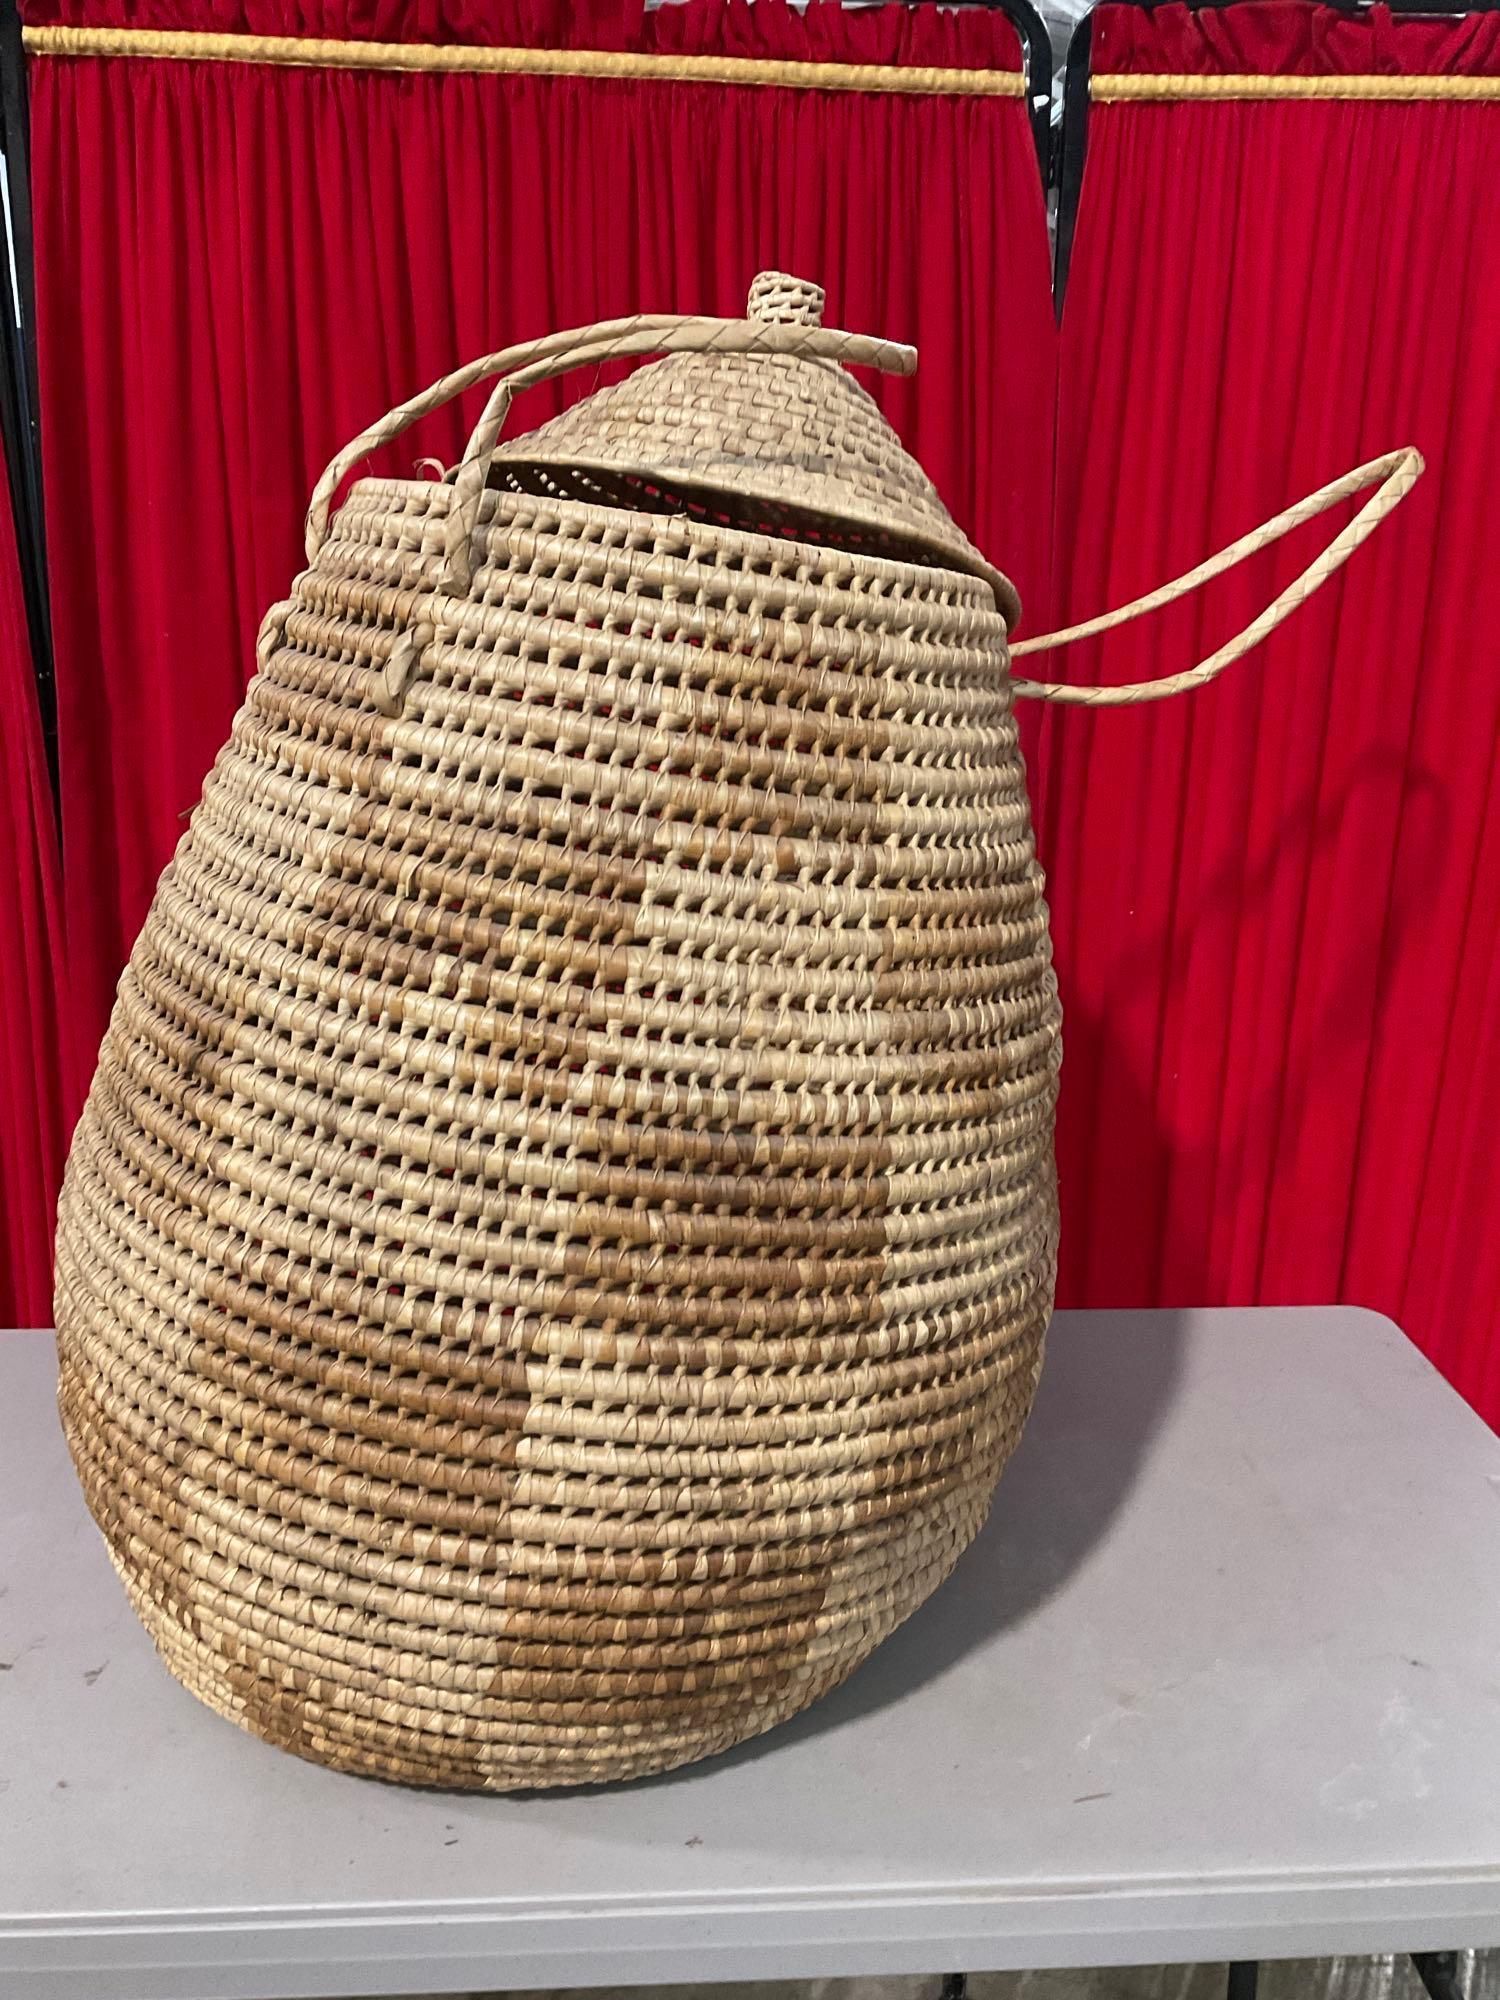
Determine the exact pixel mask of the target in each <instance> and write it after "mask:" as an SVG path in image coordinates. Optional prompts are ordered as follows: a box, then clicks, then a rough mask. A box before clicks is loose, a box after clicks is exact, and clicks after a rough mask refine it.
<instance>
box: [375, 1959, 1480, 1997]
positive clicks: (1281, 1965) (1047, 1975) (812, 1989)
mask: <svg viewBox="0 0 1500 2000" xmlns="http://www.w3.org/2000/svg"><path fill="white" fill-rule="evenodd" d="M1226 1970H1227V1968H1226V1967H1225V1966H1223V1965H1137V1966H1119V1967H1111V1968H1109V1969H1108V1970H1105V1971H1100V1972H985V1973H974V1974H971V1975H970V1978H969V2000H1224V1980H1225V1973H1226ZM1458 1973H1459V1979H1460V1982H1461V1984H1462V1986H1463V1989H1464V1992H1465V1994H1466V1996H1467V2000H1500V1950H1497V1951H1484V1952H1463V1953H1461V1954H1460V1955H1459V1961H1458ZM941 1984H942V1981H941V1978H940V1977H938V1976H936V1975H935V1976H934V1977H932V1978H931V1979H812V1980H800V1981H799V1980H783V1981H777V1982H774V1983H766V1984H739V1985H727V1986H715V1985H703V1986H660V1987H655V1988H649V1989H648V1988H643V1987H639V1986H635V1987H620V1988H608V1987H594V1988H591V1989H590V1991H589V2000H642V1995H643V1994H646V1993H648V1992H649V1993H650V1995H651V2000H937V1995H938V1989H939V1987H940V1986H941ZM402 2000H439V1996H437V1995H425V1994H420V1995H410V1996H402ZM444 2000H454V1996H451V1995H450V1996H444ZM457 2000H491V1996H489V1995H488V1994H470V1995H468V1996H464V1995H459V1996H457ZM508 2000H571V1996H570V1994H569V1992H568V1990H567V1989H564V1988H562V1987H549V1988H538V1989H533V1990H532V1991H530V1992H527V1993H522V1994H515V1995H511V1996H508ZM1259 2000H1425V1994H1424V1991H1423V1988H1422V1984H1421V1982H1420V1981H1419V1980H1418V1978H1417V1977H1416V1974H1415V1973H1414V1972H1413V1971H1412V1969H1411V1963H1410V1961H1409V1960H1408V1959H1405V1958H1396V1959H1391V1958H1308V1959H1283V1960H1280V1961H1277V1962H1275V1963H1271V1964H1267V1965H1264V1966H1262V1968H1261V1977H1260V1994H1259Z"/></svg>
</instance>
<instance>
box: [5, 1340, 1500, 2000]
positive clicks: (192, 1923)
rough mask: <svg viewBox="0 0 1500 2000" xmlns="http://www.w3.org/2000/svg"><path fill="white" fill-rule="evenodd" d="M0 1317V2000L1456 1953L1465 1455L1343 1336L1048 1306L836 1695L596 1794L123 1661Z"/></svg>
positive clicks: (1461, 1889) (1498, 1936)
mask: <svg viewBox="0 0 1500 2000" xmlns="http://www.w3.org/2000/svg"><path fill="white" fill-rule="evenodd" d="M52 1371H53V1359H52V1348H51V1343H50V1340H49V1338H48V1336H47V1335H45V1334H17V1335H0V1590H3V1593H4V1594H3V1596H0V1666H3V1671H0V1994H4V1995H5V1996H6V2000H12V1996H14V2000H284V1996H292V1995H336V1994H344V1995H368V1994H375V1993H410V1992H414V1991H420V1992H423V1993H434V1992H444V1991H457V1990H465V1991H473V1990H476V1989H479V1990H484V1989H504V1988H507V1987H522V1986H560V1985H578V1986H587V1985H590V1984H602V1983H606V1982H607V1983H610V1984H630V1983H645V1984H657V1983H666V1982H670V1981H680V1980H694V1981H711V1980H718V1979H749V1978H757V1977H765V1978H781V1977H796V1976H803V1975H806V1976H821V1975H832V1974H841V1973H842V1974H854V1973H870V1972H892V1973H895V1972H916V1971H925V1972H938V1971H947V1970H950V1969H953V1970H958V1969H964V1970H969V1971H973V1970H979V1969H999V1968H1007V1967H1010V1968H1016V1967H1029V1966H1046V1965H1051V1966H1065V1965H1087V1964H1106V1963H1117V1964H1121V1963H1139V1962H1147V1961H1160V1960H1172V1959H1201V1958H1234V1959H1252V1958H1261V1957H1273V1956H1300V1955H1303V1954H1317V1953H1332V1952H1376V1951H1390V1950H1402V1951H1419V1950H1429V1949H1430V1950H1436V1949H1440V1948H1448V1947H1452V1948H1460V1947H1468V1946H1475V1945H1492V1944H1497V1943H1500V1441H1497V1440H1496V1438H1495V1437H1494V1435H1493V1434H1492V1433H1491V1432H1490V1431H1489V1430H1488V1429H1486V1427H1485V1426H1484V1425H1483V1424H1482V1423H1481V1422H1480V1421H1479V1420H1478V1418H1476V1417H1475V1416H1473V1415H1472V1414H1471V1413H1470V1412H1469V1411H1468V1410H1467V1409H1466V1408H1465V1406H1464V1405H1463V1404H1462V1403H1461V1402H1460V1400H1459V1398H1458V1397H1457V1396H1456V1395H1454V1394H1453V1392H1452V1391H1451V1390H1450V1389H1448V1388H1447V1387H1446V1386H1445V1384H1444V1383H1443V1382H1442V1381H1441V1380H1440V1379H1439V1377H1438V1376H1437V1375H1436V1373H1435V1372H1434V1371H1433V1370H1432V1369H1431V1368H1430V1367H1429V1366H1428V1364H1427V1363H1426V1362H1425V1361H1424V1360H1423V1359H1422V1357H1421V1356H1420V1355H1419V1354H1418V1353H1417V1352H1416V1350H1415V1349H1414V1348H1413V1347H1412V1346H1411V1345H1410V1344H1409V1343H1408V1342H1407V1340H1406V1339H1405V1338H1404V1337H1403V1335H1402V1334H1401V1333H1400V1332H1399V1331H1398V1330H1397V1329H1396V1328H1395V1327H1394V1326H1392V1325H1391V1324H1390V1323H1389V1322H1388V1321H1386V1320H1383V1319H1380V1318H1379V1317H1377V1316H1376V1315H1374V1314H1372V1313H1366V1312H1361V1311H1357V1310H1354V1309H1306V1310H1302V1309H1297V1310H1281V1311H1261V1310H1256V1311H1248V1310H1247V1311H1214V1312H1208V1311H1202V1312H1142V1313H1094V1314H1063V1315H1061V1316H1059V1318H1058V1320H1057V1322H1056V1324H1055V1326H1054V1328H1053V1332H1052V1334H1051V1337H1050V1347H1049V1354H1048V1360H1047V1366H1046V1369H1045V1371H1044V1375H1043V1381H1042V1389H1041V1393H1040V1396H1039V1398H1038V1404H1037V1409H1036V1414H1035V1416H1034V1418H1033V1421H1032V1425H1031V1427H1030V1429H1029V1430H1028V1433H1027V1436H1026V1439H1025V1442H1024V1443H1023V1445H1022V1447H1021V1450H1020V1452H1019V1453H1018V1455H1017V1457H1016V1459H1015V1460H1014V1462H1013V1463H1012V1465H1011V1466H1010V1468H1009V1469H1008V1470H1007V1472H1006V1474H1005V1476H1004V1478H1003V1480H1002V1481H1001V1485H1000V1489H999V1493H998V1496H997V1500H996V1505H995V1510H994V1513H993V1515H992V1517H991V1520H990V1522H989V1525H988V1527H987V1528H986V1529H985V1531H984V1533H983V1534H982V1535H981V1536H980V1538H979V1540H978V1542H977V1543H976V1544H975V1546H974V1548H973V1549H972V1551H971V1552H970V1553H969V1554H968V1555H967V1556H966V1557H965V1558H964V1560H963V1561H962V1562H961V1563H960V1565H959V1567H958V1569H957V1570H956V1571H955V1573H954V1575H953V1577H952V1579H951V1580H950V1581H949V1582H948V1583H947V1584H946V1585H945V1586H944V1588H943V1590H942V1591H941V1592H940V1593H939V1594H938V1596H937V1597H936V1598H934V1599H933V1601H932V1602H931V1603H930V1604H928V1605H927V1606H926V1607H925V1608H924V1609H923V1610H922V1611H921V1612H919V1613H918V1614H917V1616H916V1617H914V1618H913V1619H912V1620H911V1621H910V1622H909V1623H908V1624H907V1625H906V1626H905V1627H903V1628H902V1630H901V1631H899V1632H898V1633H897V1634H896V1635H895V1636H894V1637H893V1638H892V1639H890V1640H889V1641H888V1642H887V1643H886V1645H885V1646H884V1647H883V1648H882V1649H881V1650H880V1651H879V1652H878V1653H877V1654H876V1656H875V1657H874V1658H873V1659H872V1660H871V1661H870V1662H869V1664H868V1665H867V1666H865V1667H864V1668H863V1669H862V1670H861V1671H860V1672H859V1673H858V1674H857V1675H855V1676H854V1678H853V1679H852V1680H850V1681H849V1682H847V1683H846V1684H845V1685H844V1686H843V1687H842V1688H841V1689H839V1690H838V1691H836V1692H835V1693H834V1694H832V1695H830V1696H829V1697H828V1698H827V1699H826V1700H825V1701H824V1702H822V1703H821V1704H820V1705H819V1706H818V1707H816V1708H815V1709H813V1710H811V1711H810V1712H808V1713H807V1714H805V1715H803V1716H801V1717H799V1718H797V1719H796V1720H795V1721H793V1722H791V1723H789V1724H788V1725H786V1726H785V1727H784V1728H782V1729H780V1730H778V1731H776V1732H774V1733H773V1734H772V1735H770V1736H769V1737H766V1738H763V1739H762V1740H761V1741H760V1742H758V1743H754V1744H750V1745H747V1746H745V1747H743V1748H742V1749H740V1750H737V1751H734V1752H731V1753H730V1754H728V1755H727V1756H724V1757H720V1758H718V1759H716V1760H714V1761H712V1762H710V1763H707V1764H703V1765H699V1766H696V1767H693V1768H690V1769H688V1770H685V1771H682V1772H679V1773H675V1774H673V1775H670V1776H667V1777H663V1778H657V1779H652V1780H648V1781H645V1782H643V1783H639V1784H636V1785H632V1786H626V1787H622V1788H618V1789H601V1790H595V1791H588V1792H575V1793H570V1794H563V1795H548V1794H537V1795H532V1796H528V1797H514V1798H483V1797H470V1796H460V1795H454V1794H443V1793H436V1792H411V1791H402V1790H398V1789H396V1788H394V1787H391V1786H386V1785H381V1784H376V1783H372V1782H369V1781H367V1780H361V1779H356V1778H348V1777H342V1776H339V1775H337V1774H335V1773H333V1772H329V1771H324V1770H320V1769H318V1768H315V1767H314V1766H312V1765H310V1764H305V1763H300V1762H298V1761H297V1760H296V1759H294V1758H292V1757H290V1756H287V1755H285V1754H283V1753H282V1752H279V1751H276V1750H272V1749H269V1748H267V1747H266V1746H265V1745H263V1744H261V1743H259V1742H256V1741H254V1740H252V1739H251V1738H250V1737H248V1736H245V1735H242V1734H240V1733H239V1732H238V1731H237V1730H235V1729H234V1728H232V1727H231V1726H230V1725H229V1724H228V1723H225V1722H223V1721H220V1720H219V1719H218V1718H217V1717H215V1716H213V1715H211V1714H210V1713H209V1712H208V1711H207V1710H206V1709H203V1708H201V1707H199V1706H198V1704H197V1703H196V1702H194V1701H193V1700H192V1698H191V1697H190V1696H189V1695H187V1694H185V1693H184V1692H183V1691H182V1690H181V1689H180V1688H178V1687H177V1685H176V1684H175V1683H174V1682H173V1681H172V1680H171V1679H169V1677H168V1675H167V1673H166V1671H165V1669H164V1668H162V1667H161V1666H159V1665H158V1663H157V1661H156V1659H155V1656H154V1654H153V1653H152V1650H151V1647H150V1645H149V1643H148V1642H147V1640H146V1638H145V1637H144V1635H143V1634H142V1632H141V1631H140V1630H139V1629H138V1627H137V1626H136V1624H135V1622H134V1619H133V1618H132V1617H131V1615H130V1613H129V1611H128V1609H127V1607H126V1604H125V1600H124V1596H123V1594H122V1592H121V1590H120V1588H119V1585H118V1584H117V1583H116V1581H115V1579H114V1576H113V1574H112V1572H111V1571H110V1569H109V1566H108V1564H107V1562H106V1560H105V1555H104V1549H103V1545H102V1543H101V1542H100V1541H99V1539H98V1537H97V1535H96V1534H95V1532H94V1530H93V1528H92V1526H91V1524H90V1523H89V1521H88V1519H87V1516H86V1515H85V1512H84V1508H83V1502H82V1500H81V1498H80V1496H79V1493H78V1491H77V1488H76V1487H75V1485H74V1482H73V1478H72V1474H71V1469H70V1467H69V1465H68V1462H67V1457H66V1454H65V1452H64V1449H63V1445H62V1440H61V1437H60V1435H59V1432H58V1429H57V1423H56V1418H55V1416H54V1413H53V1408H52Z"/></svg>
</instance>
